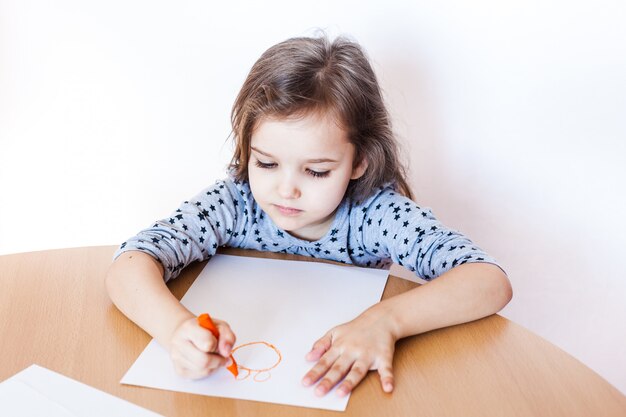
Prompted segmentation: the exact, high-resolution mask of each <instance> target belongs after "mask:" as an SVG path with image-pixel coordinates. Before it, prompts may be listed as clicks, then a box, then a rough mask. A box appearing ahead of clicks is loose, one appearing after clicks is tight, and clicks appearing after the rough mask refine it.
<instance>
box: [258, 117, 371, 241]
mask: <svg viewBox="0 0 626 417" xmlns="http://www.w3.org/2000/svg"><path fill="white" fill-rule="evenodd" d="M250 153H251V155H250V159H249V163H248V178H249V181H250V188H251V190H252V194H253V195H254V198H255V200H256V201H257V203H258V204H259V205H260V206H261V208H262V209H263V211H265V212H266V213H267V214H268V215H269V216H270V217H271V219H272V220H273V221H274V223H275V224H276V225H277V226H278V227H280V228H281V229H283V230H286V231H288V232H289V233H291V234H292V235H294V236H296V237H299V238H302V239H306V240H317V239H319V238H321V237H322V236H324V234H326V232H327V231H328V228H329V227H330V225H331V223H332V220H333V217H334V214H335V210H336V209H337V206H338V205H339V203H340V202H341V200H342V198H343V196H344V194H345V192H346V189H347V188H348V183H349V182H350V179H356V178H359V177H360V176H361V175H363V172H364V171H365V167H366V164H365V163H363V164H360V165H359V166H357V167H356V168H354V169H353V162H354V154H355V151H354V145H352V144H351V143H350V142H348V139H347V137H346V133H345V132H344V131H343V130H342V129H341V128H340V127H339V126H338V125H337V124H336V122H335V120H334V119H333V118H332V117H330V116H328V115H309V116H306V117H303V118H300V119H280V120H279V119H265V120H263V121H261V122H260V123H259V126H258V127H257V128H256V129H255V130H254V132H253V134H252V138H251V151H250Z"/></svg>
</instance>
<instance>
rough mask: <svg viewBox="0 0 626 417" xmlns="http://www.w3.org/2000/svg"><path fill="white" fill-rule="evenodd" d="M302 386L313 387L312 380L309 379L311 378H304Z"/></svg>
mask: <svg viewBox="0 0 626 417" xmlns="http://www.w3.org/2000/svg"><path fill="white" fill-rule="evenodd" d="M302 385H304V386H305V387H308V386H309V385H311V378H309V377H307V378H304V379H303V380H302Z"/></svg>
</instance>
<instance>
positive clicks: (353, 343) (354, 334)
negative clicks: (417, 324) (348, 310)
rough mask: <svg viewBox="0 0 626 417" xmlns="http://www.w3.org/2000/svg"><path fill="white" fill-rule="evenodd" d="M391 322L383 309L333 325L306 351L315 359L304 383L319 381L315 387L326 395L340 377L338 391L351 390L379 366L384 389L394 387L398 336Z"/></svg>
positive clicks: (317, 392)
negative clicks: (395, 353)
mask: <svg viewBox="0 0 626 417" xmlns="http://www.w3.org/2000/svg"><path fill="white" fill-rule="evenodd" d="M392 328H393V323H392V322H391V320H390V318H389V315H388V314H385V312H384V310H382V311H378V310H376V309H375V308H372V309H369V310H367V311H365V312H364V313H363V314H361V315H360V316H358V317H357V318H355V319H354V320H352V321H350V322H348V323H345V324H342V325H340V326H337V327H334V328H333V329H331V330H330V331H328V332H327V333H326V334H325V335H324V336H323V337H322V338H321V339H319V340H317V341H316V342H315V343H314V344H313V348H312V349H311V351H310V352H309V353H308V354H307V355H306V359H307V360H309V361H317V364H316V365H315V366H314V367H313V368H311V370H310V371H309V372H307V374H306V375H305V376H304V378H303V379H302V383H303V384H304V385H305V386H310V385H313V384H315V383H316V382H317V381H319V380H320V379H321V381H320V383H319V384H318V385H317V387H316V388H315V394H316V395H318V396H323V395H326V393H327V392H328V391H330V390H331V389H332V388H333V387H334V386H335V385H337V383H338V382H339V381H341V380H342V378H344V377H345V379H343V382H341V384H340V385H339V387H338V388H337V395H339V396H342V397H343V396H345V395H347V394H348V393H350V392H351V391H352V390H353V389H354V388H355V387H356V386H357V385H358V384H359V383H360V382H361V380H362V379H363V378H364V377H365V375H367V372H368V371H369V370H378V374H379V375H380V383H381V385H382V388H383V391H385V392H391V391H392V390H393V386H394V381H393V371H392V362H393V353H394V349H395V343H396V341H397V338H396V337H395V336H394V334H393V331H392Z"/></svg>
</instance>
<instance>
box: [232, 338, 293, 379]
mask: <svg viewBox="0 0 626 417" xmlns="http://www.w3.org/2000/svg"><path fill="white" fill-rule="evenodd" d="M238 351H239V352H238ZM235 352H238V354H237V365H238V367H239V376H237V380H238V381H243V380H245V379H247V378H248V377H249V376H250V375H254V376H253V377H252V380H253V381H255V382H266V381H268V380H269V379H270V378H271V377H272V374H271V373H270V371H271V370H272V369H274V368H276V367H277V366H278V364H279V363H280V362H281V361H282V360H283V356H282V355H281V353H280V351H279V350H278V349H277V348H276V346H274V345H272V344H271V343H267V342H250V343H244V344H243V345H239V346H236V347H235V348H234V349H233V350H232V352H231V355H235Z"/></svg>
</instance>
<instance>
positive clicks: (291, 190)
mask: <svg viewBox="0 0 626 417" xmlns="http://www.w3.org/2000/svg"><path fill="white" fill-rule="evenodd" d="M278 195H279V196H280V198H284V199H285V200H295V199H297V198H300V188H298V186H297V184H296V183H295V181H294V180H293V179H292V178H291V177H289V176H284V177H282V178H281V179H280V182H279V184H278Z"/></svg>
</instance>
